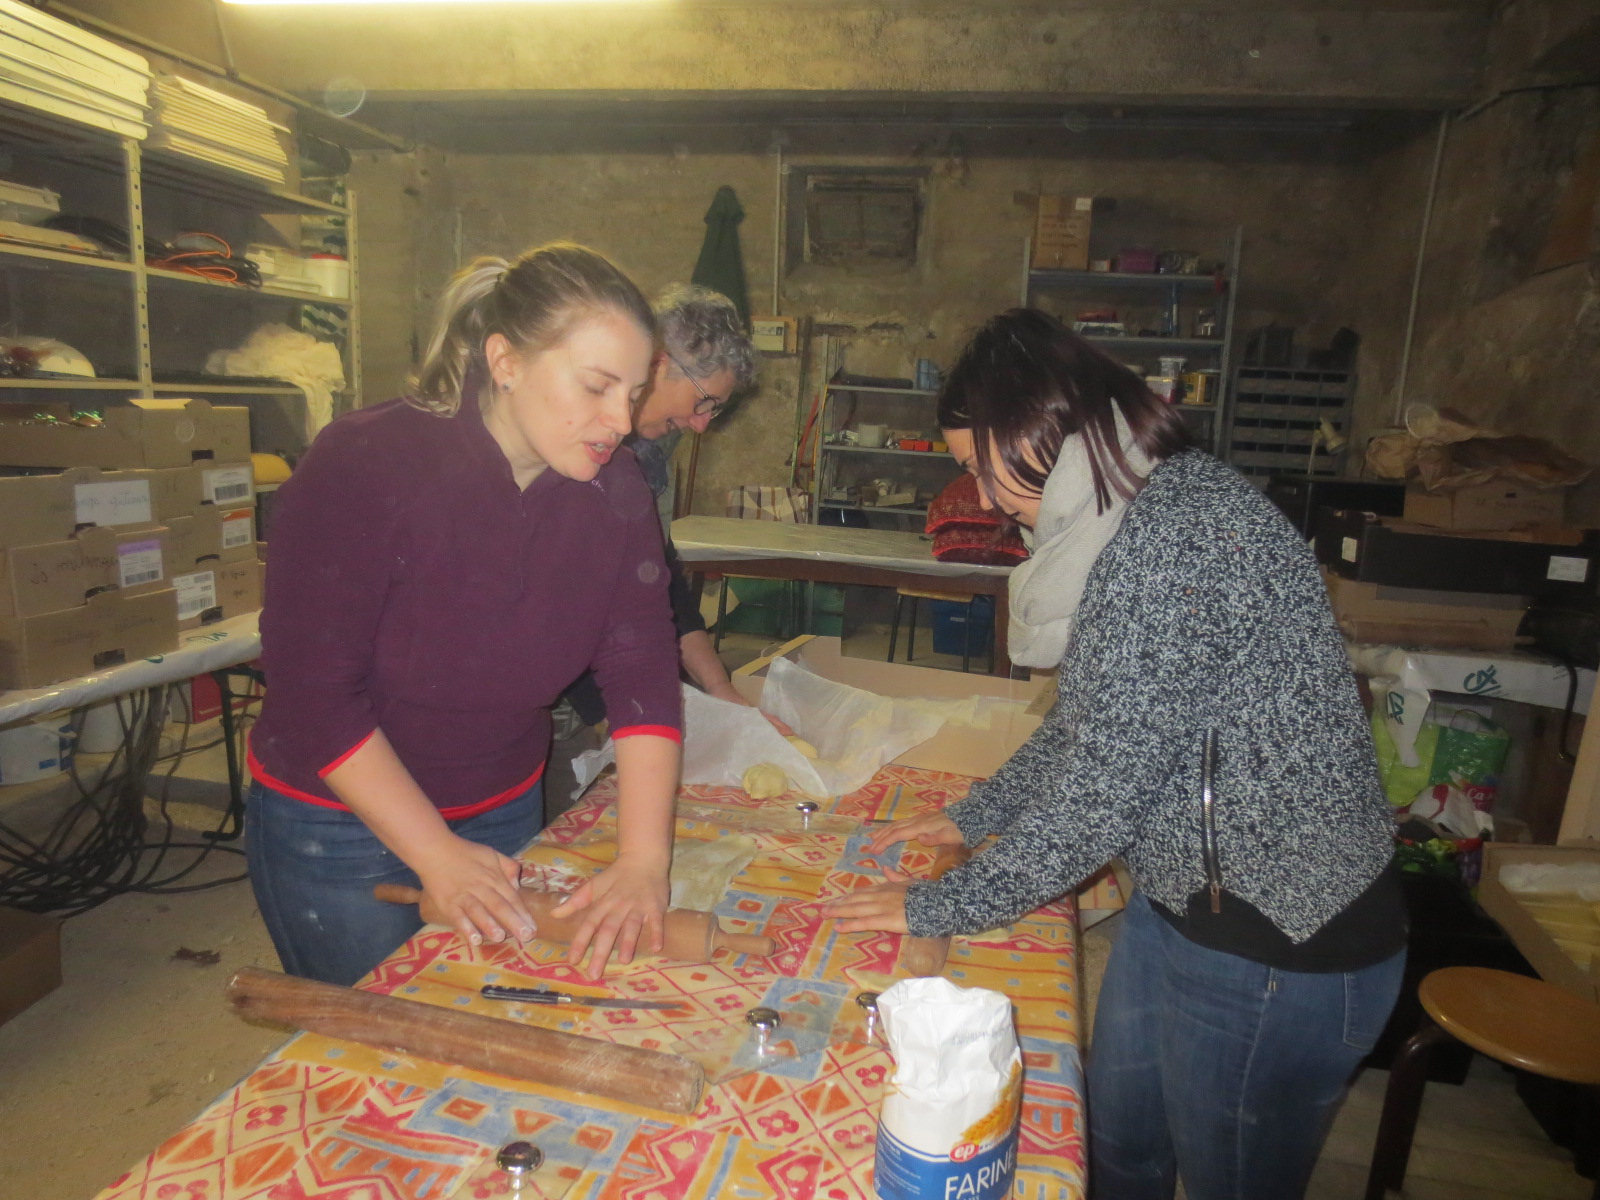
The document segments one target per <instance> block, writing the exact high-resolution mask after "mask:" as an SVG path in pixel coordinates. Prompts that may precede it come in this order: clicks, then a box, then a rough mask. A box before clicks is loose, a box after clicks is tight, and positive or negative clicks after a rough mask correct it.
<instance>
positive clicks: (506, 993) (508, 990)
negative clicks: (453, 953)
mask: <svg viewBox="0 0 1600 1200" xmlns="http://www.w3.org/2000/svg"><path fill="white" fill-rule="evenodd" d="M478 994H479V995H480V996H482V997H483V998H484V999H485V1000H521V1001H523V1002H524V1003H526V1004H560V1003H561V1002H562V1001H563V1000H565V999H566V997H565V996H563V995H562V994H561V993H560V992H551V991H546V990H545V989H544V988H519V987H500V986H498V985H496V984H492V983H486V984H484V985H483V986H482V987H481V988H479V989H478Z"/></svg>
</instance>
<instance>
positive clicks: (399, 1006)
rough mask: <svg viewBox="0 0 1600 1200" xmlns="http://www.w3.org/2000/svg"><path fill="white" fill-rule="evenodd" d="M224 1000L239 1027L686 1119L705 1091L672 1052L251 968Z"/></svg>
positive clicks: (694, 1069) (701, 1077) (238, 975)
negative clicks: (303, 1033)
mask: <svg viewBox="0 0 1600 1200" xmlns="http://www.w3.org/2000/svg"><path fill="white" fill-rule="evenodd" d="M227 996H228V1003H229V1004H231V1005H232V1006H233V1010H234V1012H236V1013H238V1014H239V1015H240V1016H241V1017H244V1018H246V1019H247V1020H251V1021H263V1022H266V1023H269V1024H273V1025H288V1026H291V1027H293V1028H295V1029H309V1030H311V1031H312V1032H313V1033H320V1034H323V1035H325V1036H327V1037H334V1038H344V1039H345V1040H347V1041H352V1042H360V1043H361V1044H362V1045H364V1046H375V1047H377V1048H378V1049H379V1050H388V1051H391V1052H393V1053H396V1054H409V1055H415V1056H416V1057H418V1058H429V1059H432V1060H433V1061H435V1062H441V1063H445V1064H447V1065H452V1066H461V1067H470V1068H471V1069H473V1070H475V1071H488V1072H491V1073H493V1074H495V1075H505V1076H507V1077H509V1078H511V1079H523V1080H527V1081H528V1082H529V1083H542V1084H546V1085H548V1086H550V1087H562V1088H571V1089H572V1090H573V1091H575V1092H587V1093H589V1094H590V1095H594V1096H604V1097H606V1098H607V1099H609V1100H624V1101H626V1102H628V1103H629V1104H642V1105H646V1106H647V1107H650V1108H659V1109H661V1110H663V1111H665V1112H673V1113H692V1112H694V1110H695V1109H696V1108H698V1107H699V1106H700V1095H701V1093H702V1092H703V1091H704V1090H705V1085H706V1077H705V1071H704V1069H703V1068H702V1067H701V1066H700V1064H699V1063H697V1062H693V1061H691V1060H689V1059H687V1058H683V1057H680V1056H679V1055H676V1054H663V1053H661V1052H660V1051H659V1050H643V1049H640V1048H639V1047H637V1046H622V1045H616V1044H613V1043H611V1042H602V1041H600V1040H599V1039H597V1038H588V1037H579V1036H578V1035H576V1034H572V1033H562V1032H561V1031H559V1030H556V1029H540V1028H538V1027H537V1026H533V1025H521V1024H518V1023H517V1022H515V1021H508V1020H504V1019H502V1018H500V1017H484V1016H479V1015H478V1014H477V1013H467V1012H461V1011H459V1010H456V1009H450V1008H439V1007H437V1006H435V1005H432V1004H422V1003H419V1002H418V1001H416V1000H402V999H399V998H398V997H395V996H379V995H376V994H375V993H372V992H359V991H356V990H355V989H354V988H343V987H336V986H335V985H333V984H331V983H318V982H316V981H315V980H311V979H297V978H295V977H294V976H292V975H280V974H278V973H277V972H276V971H263V970H261V969H260V968H258V967H245V968H243V969H241V970H239V971H237V972H235V974H234V976H233V978H232V979H230V980H229V981H228V988H227Z"/></svg>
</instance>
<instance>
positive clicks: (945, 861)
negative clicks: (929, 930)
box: [900, 846, 972, 979]
mask: <svg viewBox="0 0 1600 1200" xmlns="http://www.w3.org/2000/svg"><path fill="white" fill-rule="evenodd" d="M971 857H972V851H971V850H969V849H967V848H966V847H965V846H940V847H939V852H938V853H937V854H935V855H934V856H933V866H931V867H930V868H928V878H929V879H939V878H941V877H942V876H943V875H944V873H945V872H946V871H949V870H953V869H954V868H956V867H959V866H960V865H961V864H962V863H964V862H966V861H967V859H969V858H971ZM949 956H950V939H949V938H947V937H936V938H925V937H910V936H909V935H908V936H907V937H906V939H905V941H903V942H901V943H900V965H901V966H902V967H904V968H905V970H906V973H907V974H908V975H910V976H912V977H913V978H916V979H926V978H931V977H932V976H934V975H939V974H942V973H943V971H944V960H945V959H946V958H948V957H949Z"/></svg>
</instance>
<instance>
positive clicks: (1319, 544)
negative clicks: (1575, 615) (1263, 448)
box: [1316, 508, 1600, 598]
mask: <svg viewBox="0 0 1600 1200" xmlns="http://www.w3.org/2000/svg"><path fill="white" fill-rule="evenodd" d="M1316 555H1317V560H1318V561H1319V562H1321V563H1322V564H1323V565H1325V566H1326V567H1328V568H1329V569H1330V570H1332V571H1334V572H1336V573H1337V574H1339V575H1342V576H1344V578H1346V579H1352V580H1356V581H1357V582H1360V583H1378V584H1386V585H1388V586H1389V587H1405V588H1428V589H1434V590H1439V591H1451V592H1499V593H1506V594H1510V595H1518V596H1534V597H1538V598H1544V597H1550V598H1559V597H1567V598H1576V597H1581V596H1586V595H1589V594H1591V593H1592V592H1593V590H1594V581H1595V579H1596V577H1597V576H1600V570H1597V562H1600V539H1597V538H1596V536H1595V534H1594V533H1593V532H1592V531H1590V530H1586V529H1573V528H1570V527H1567V526H1552V527H1547V528H1541V529H1534V530H1505V531H1496V532H1478V531H1472V530H1461V529H1451V530H1445V529H1436V528H1433V527H1432V526H1428V525H1417V524H1414V523H1411V522H1408V521H1397V520H1395V519H1394V518H1392V517H1375V516H1373V515H1372V514H1371V513H1362V512H1353V511H1349V510H1334V509H1328V508H1325V509H1322V510H1321V511H1320V513H1319V514H1318V518H1317V537H1316Z"/></svg>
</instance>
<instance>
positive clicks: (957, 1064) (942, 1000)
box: [874, 979, 1022, 1200]
mask: <svg viewBox="0 0 1600 1200" xmlns="http://www.w3.org/2000/svg"><path fill="white" fill-rule="evenodd" d="M878 1011H879V1012H881V1013H882V1014H883V1031H884V1036H885V1037H886V1038H887V1039H888V1042H889V1052H890V1053H891V1054H893V1055H894V1063H895V1069H894V1077H893V1078H892V1079H890V1081H889V1090H888V1092H886V1093H885V1095H884V1098H883V1112H882V1114H881V1115H880V1116H879V1118H878V1150H877V1160H876V1164H875V1167H874V1171H875V1180H874V1182H875V1186H876V1188H877V1192H878V1195H879V1196H880V1197H882V1200H1001V1198H1002V1197H1005V1196H1009V1195H1010V1194H1011V1184H1012V1180H1013V1178H1014V1177H1015V1175H1016V1171H1017V1117H1018V1114H1019V1113H1020V1112H1021V1109H1022V1052H1021V1050H1020V1049H1019V1048H1018V1046H1017V1032H1016V1027H1015V1025H1014V1024H1013V1022H1012V1019H1011V1001H1010V1000H1008V999H1007V998H1006V997H1005V996H1003V995H1001V994H1000V993H999V992H991V991H988V990H986V989H984V988H960V987H956V985H955V984H953V983H951V982H950V981H949V980H947V979H903V980H901V981H900V982H899V983H897V984H895V985H894V986H893V987H891V988H890V989H889V990H888V991H886V992H884V993H883V996H882V997H881V998H880V999H879V1000H878Z"/></svg>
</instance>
